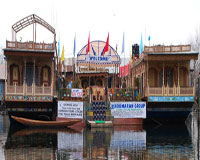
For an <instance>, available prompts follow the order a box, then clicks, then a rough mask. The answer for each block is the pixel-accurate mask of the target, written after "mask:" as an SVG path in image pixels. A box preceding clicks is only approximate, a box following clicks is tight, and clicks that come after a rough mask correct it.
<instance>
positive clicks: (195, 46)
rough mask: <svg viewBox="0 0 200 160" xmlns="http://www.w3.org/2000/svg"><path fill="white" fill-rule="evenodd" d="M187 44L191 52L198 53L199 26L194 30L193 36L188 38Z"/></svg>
mask: <svg viewBox="0 0 200 160" xmlns="http://www.w3.org/2000/svg"><path fill="white" fill-rule="evenodd" d="M189 43H190V45H191V48H192V50H194V51H199V49H200V26H199V27H197V28H196V30H195V34H194V35H193V36H191V37H190V38H189Z"/></svg>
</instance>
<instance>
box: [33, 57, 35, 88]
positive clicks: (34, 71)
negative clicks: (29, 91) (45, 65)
mask: <svg viewBox="0 0 200 160" xmlns="http://www.w3.org/2000/svg"><path fill="white" fill-rule="evenodd" d="M33 84H34V85H35V59H34V60H33Z"/></svg>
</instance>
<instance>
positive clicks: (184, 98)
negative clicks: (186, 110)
mask: <svg viewBox="0 0 200 160" xmlns="http://www.w3.org/2000/svg"><path fill="white" fill-rule="evenodd" d="M148 102H194V97H193V96H181V97H176V96H171V97H154V96H149V97H148Z"/></svg>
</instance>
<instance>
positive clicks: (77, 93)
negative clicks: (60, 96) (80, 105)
mask: <svg viewBox="0 0 200 160" xmlns="http://www.w3.org/2000/svg"><path fill="white" fill-rule="evenodd" d="M71 97H79V98H82V97H83V89H73V88H72V89H71Z"/></svg>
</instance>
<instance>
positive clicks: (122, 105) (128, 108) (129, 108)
mask: <svg viewBox="0 0 200 160" xmlns="http://www.w3.org/2000/svg"><path fill="white" fill-rule="evenodd" d="M110 108H111V114H112V116H114V118H146V102H111V103H110Z"/></svg>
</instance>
